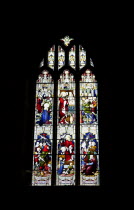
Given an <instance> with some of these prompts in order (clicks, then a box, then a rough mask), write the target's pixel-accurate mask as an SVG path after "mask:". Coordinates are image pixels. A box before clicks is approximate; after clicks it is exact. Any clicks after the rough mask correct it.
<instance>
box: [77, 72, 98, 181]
mask: <svg viewBox="0 0 134 210" xmlns="http://www.w3.org/2000/svg"><path fill="white" fill-rule="evenodd" d="M98 143H99V137H98V91H97V82H96V80H95V76H94V74H93V73H92V72H91V71H90V70H89V69H87V70H86V71H85V72H84V73H83V74H82V75H81V80H80V156H81V157H80V170H81V176H80V185H98V183H99V176H98V172H99V156H98V154H99V147H98Z"/></svg>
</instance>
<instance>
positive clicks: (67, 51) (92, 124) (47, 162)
mask: <svg viewBox="0 0 134 210" xmlns="http://www.w3.org/2000/svg"><path fill="white" fill-rule="evenodd" d="M72 41H74V43H72ZM60 42H61V43H60V44H57V45H53V46H52V47H51V48H50V50H48V59H47V61H45V60H44V58H43V59H42V61H41V63H40V65H39V68H40V69H43V66H45V65H44V64H45V63H46V64H47V66H48V68H46V69H44V70H41V73H40V74H39V75H38V78H37V80H36V100H35V126H34V146H33V172H32V185H33V186H52V185H53V186H55V185H56V186H68V185H70V186H76V185H80V186H98V185H99V183H100V181H99V174H100V169H99V135H98V133H99V127H98V83H97V80H96V78H95V74H94V72H93V68H94V64H93V61H92V59H91V58H90V57H89V58H88V55H87V53H86V50H85V49H84V48H83V47H82V45H79V44H76V43H75V40H74V39H73V38H70V37H69V36H65V37H64V38H62V39H61V40H60ZM70 43H72V45H71V46H70ZM63 44H64V46H63ZM56 50H57V51H56ZM67 56H68V57H67ZM65 58H67V59H65ZM87 59H89V62H87ZM66 61H67V63H66ZM87 63H89V66H87ZM85 66H86V67H87V68H86V70H85V68H83V67H85ZM79 70H80V71H79ZM76 171H77V173H76Z"/></svg>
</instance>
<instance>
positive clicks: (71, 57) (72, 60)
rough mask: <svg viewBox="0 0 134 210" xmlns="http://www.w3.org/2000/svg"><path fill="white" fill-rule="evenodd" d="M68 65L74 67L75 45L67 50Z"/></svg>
mask: <svg viewBox="0 0 134 210" xmlns="http://www.w3.org/2000/svg"><path fill="white" fill-rule="evenodd" d="M69 65H70V66H71V67H72V68H73V69H75V68H76V47H75V45H74V46H73V47H72V48H71V50H70V51H69Z"/></svg>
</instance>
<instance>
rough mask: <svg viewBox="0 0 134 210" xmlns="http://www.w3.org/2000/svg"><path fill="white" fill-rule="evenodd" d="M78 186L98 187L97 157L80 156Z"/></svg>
mask: <svg viewBox="0 0 134 210" xmlns="http://www.w3.org/2000/svg"><path fill="white" fill-rule="evenodd" d="M80 170H81V175H80V185H82V186H83V185H86V186H98V185H99V156H98V155H80Z"/></svg>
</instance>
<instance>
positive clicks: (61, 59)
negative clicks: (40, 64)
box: [58, 46, 65, 69]
mask: <svg viewBox="0 0 134 210" xmlns="http://www.w3.org/2000/svg"><path fill="white" fill-rule="evenodd" d="M64 65H65V52H64V50H63V49H62V47H61V46H58V69H60V68H62V67H63V66H64Z"/></svg>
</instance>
